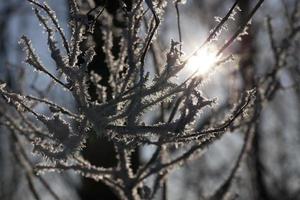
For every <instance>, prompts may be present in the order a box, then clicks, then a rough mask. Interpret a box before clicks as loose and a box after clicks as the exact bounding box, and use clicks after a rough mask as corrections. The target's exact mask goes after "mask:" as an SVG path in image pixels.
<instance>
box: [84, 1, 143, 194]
mask: <svg viewBox="0 0 300 200" xmlns="http://www.w3.org/2000/svg"><path fill="white" fill-rule="evenodd" d="M105 2H106V3H105ZM118 2H119V1H110V0H108V1H103V0H95V3H96V6H105V9H106V10H107V11H108V12H109V13H110V14H111V15H112V16H113V17H114V20H113V23H114V26H115V28H124V26H125V23H124V22H120V21H118V20H117V19H116V17H115V16H116V14H117V12H122V10H121V6H120V5H119V3H118ZM125 2H126V3H127V8H128V9H130V8H131V5H130V4H129V1H125ZM113 37H114V41H113V43H114V47H113V53H114V55H115V56H117V55H118V52H119V46H118V41H119V39H120V36H117V35H114V36H113ZM93 40H94V42H95V44H96V46H95V51H96V56H95V57H94V59H93V62H92V63H91V64H90V65H89V66H88V70H89V72H91V71H94V72H96V73H98V74H99V75H100V76H101V77H102V80H101V81H100V84H101V85H103V86H105V87H106V88H107V90H106V92H107V98H108V99H111V98H112V94H111V93H112V90H111V86H110V85H109V82H108V81H109V80H108V79H109V73H110V72H109V68H108V66H107V64H106V63H105V54H104V52H103V49H102V47H103V45H104V41H103V39H102V32H101V22H99V21H98V22H97V23H96V26H95V32H94V34H93ZM89 93H90V95H91V98H92V99H96V93H95V89H94V88H93V86H90V88H89ZM83 156H84V157H85V158H86V159H87V160H89V161H90V162H91V163H92V164H93V165H96V166H103V167H112V166H116V165H117V159H116V152H115V149H114V146H113V143H112V142H110V141H108V140H107V139H106V138H105V137H97V136H95V135H94V134H91V136H90V138H89V139H88V141H87V148H85V149H84V151H83ZM132 160H133V162H132V163H133V166H137V165H138V160H139V157H138V151H137V153H134V154H133V158H132ZM80 196H81V198H82V199H83V200H98V199H99V200H100V199H103V200H114V199H119V198H118V197H117V195H116V194H115V193H114V192H113V191H112V190H111V188H109V187H108V186H106V185H105V184H103V183H102V182H96V181H94V180H92V179H88V178H83V179H82V188H81V190H80Z"/></svg>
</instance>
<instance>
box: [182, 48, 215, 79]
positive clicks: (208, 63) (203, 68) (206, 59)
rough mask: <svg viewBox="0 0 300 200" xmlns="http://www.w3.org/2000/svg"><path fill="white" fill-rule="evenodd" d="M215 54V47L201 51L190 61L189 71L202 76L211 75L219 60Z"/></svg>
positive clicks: (188, 64) (188, 63)
mask: <svg viewBox="0 0 300 200" xmlns="http://www.w3.org/2000/svg"><path fill="white" fill-rule="evenodd" d="M215 52H216V51H215V48H213V47H210V48H202V49H200V50H199V51H198V52H197V53H196V54H195V55H194V56H192V57H191V58H190V59H189V60H188V62H187V65H186V67H187V70H188V71H190V72H192V73H194V72H196V74H197V75H200V76H203V75H205V74H207V73H209V72H210V71H211V70H212V68H213V66H214V64H215V63H216V62H217V60H218V59H217V55H216V53H215Z"/></svg>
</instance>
